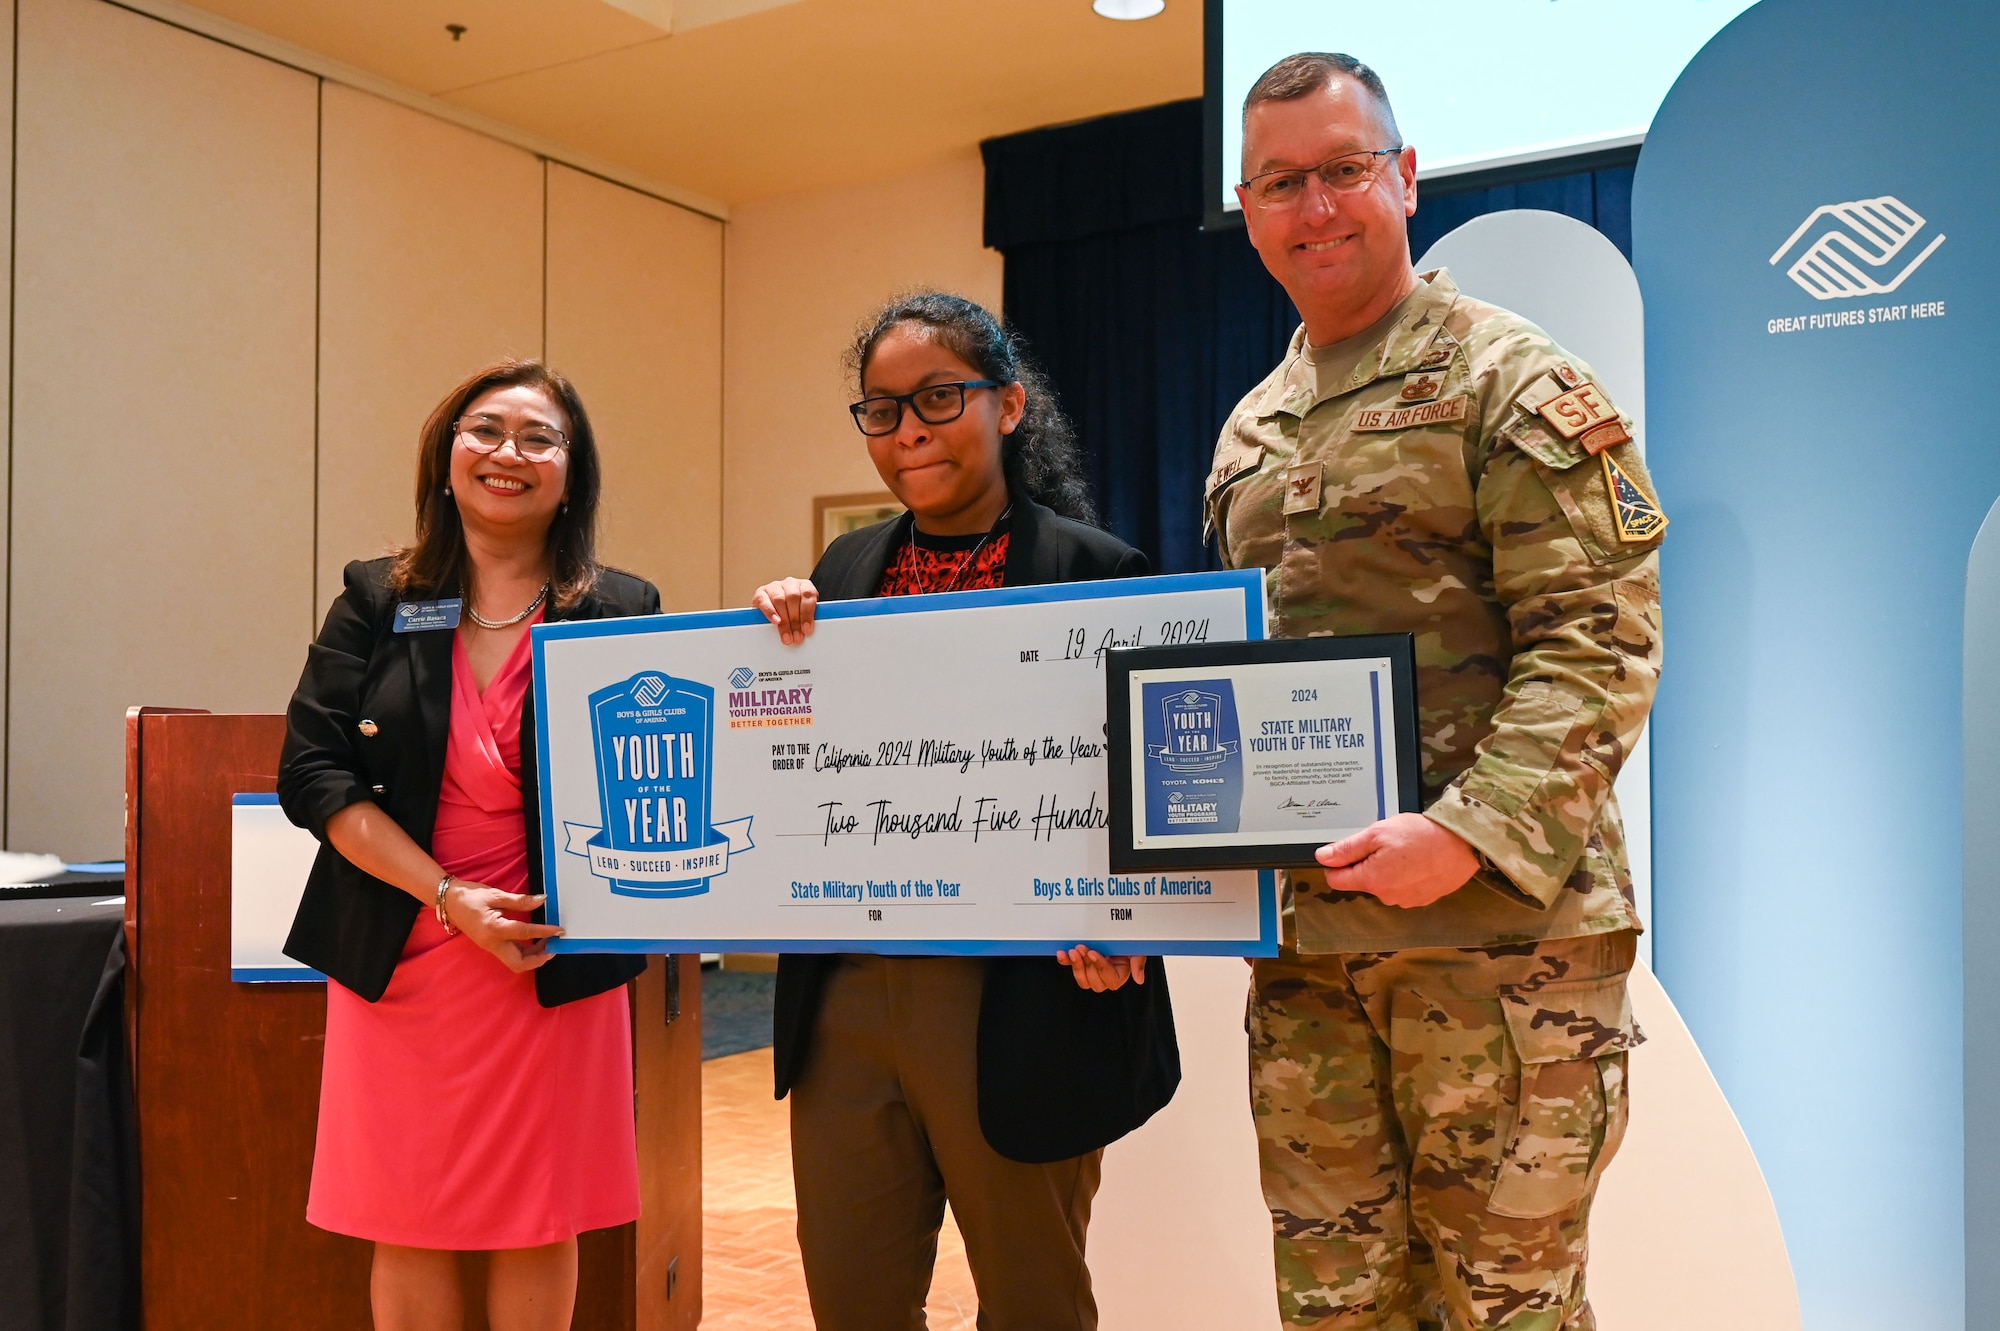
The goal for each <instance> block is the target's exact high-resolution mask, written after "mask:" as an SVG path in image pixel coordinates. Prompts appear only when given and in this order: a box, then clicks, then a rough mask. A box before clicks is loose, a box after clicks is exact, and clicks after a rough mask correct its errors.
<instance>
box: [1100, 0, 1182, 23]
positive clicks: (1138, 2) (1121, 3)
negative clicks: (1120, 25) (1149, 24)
mask: <svg viewBox="0 0 2000 1331" xmlns="http://www.w3.org/2000/svg"><path fill="white" fill-rule="evenodd" d="M1090 7H1091V8H1092V9H1094V10H1096V11H1097V12H1098V13H1099V14H1102V15H1103V16H1104V17H1105V18H1116V19H1135V18H1151V17H1153V15H1155V14H1157V13H1159V12H1160V11H1161V10H1163V9H1165V8H1166V7H1167V0H1090Z"/></svg>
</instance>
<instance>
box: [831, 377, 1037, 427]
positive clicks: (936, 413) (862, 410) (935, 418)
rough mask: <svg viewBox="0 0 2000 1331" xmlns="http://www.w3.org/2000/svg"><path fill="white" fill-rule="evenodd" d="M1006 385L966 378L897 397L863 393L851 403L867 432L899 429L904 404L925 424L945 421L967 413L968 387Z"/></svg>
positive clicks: (928, 386) (857, 419)
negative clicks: (857, 400) (966, 396)
mask: <svg viewBox="0 0 2000 1331" xmlns="http://www.w3.org/2000/svg"><path fill="white" fill-rule="evenodd" d="M1000 387H1004V385H1002V384H1001V383H1000V381H999V380H997V379H967V380H965V381H964V382H962V383H953V384H926V385H925V386H924V387H922V388H919V389H918V390H917V391H916V392H914V393H898V394H896V395H895V396H894V397H864V398H862V399H861V400H860V401H859V402H855V403H852V404H850V405H849V406H848V408H847V409H848V410H849V411H851V412H853V413H854V424H855V426H856V427H857V428H858V429H859V430H860V431H861V433H863V434H865V435H883V434H894V433H896V427H897V426H899V425H901V424H902V423H903V406H904V404H905V403H907V404H909V408H910V410H911V411H914V412H916V413H917V419H918V420H920V421H922V422H923V423H924V424H926V425H943V424H945V423H946V422H947V421H955V420H957V419H958V418H959V417H960V416H963V415H964V414H965V390H966V389H968V388H1000Z"/></svg>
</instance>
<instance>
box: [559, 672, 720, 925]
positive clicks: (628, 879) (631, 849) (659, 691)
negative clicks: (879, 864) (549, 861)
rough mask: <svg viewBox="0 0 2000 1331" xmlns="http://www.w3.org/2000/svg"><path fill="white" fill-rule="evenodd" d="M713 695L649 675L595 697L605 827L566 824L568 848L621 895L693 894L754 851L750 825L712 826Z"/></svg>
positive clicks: (593, 724)
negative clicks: (737, 858)
mask: <svg viewBox="0 0 2000 1331" xmlns="http://www.w3.org/2000/svg"><path fill="white" fill-rule="evenodd" d="M714 735H715V690H714V689H712V688H710V687H709V686H708V685H706V684H697V683H695V682H694V681H692V680H686V679H677V678H675V677H674V676H672V675H670V674H668V673H666V672H665V671H654V670H647V671H641V672H640V673H638V674H636V675H634V676H632V677H631V678H630V679H628V680H625V681H624V682H623V683H619V684H612V685H609V686H608V687H606V688H602V689H599V690H597V692H595V693H593V694H591V695H590V736H591V745H592V748H593V749H594V751H595V757H596V770H597V796H598V814H599V819H600V822H599V825H598V826H595V827H591V826H586V825H584V824H582V823H570V822H565V823H564V824H563V829H564V832H565V834H566V836H565V840H564V845H563V849H564V850H565V851H567V852H568V853H569V854H572V855H581V856H583V857H585V858H587V859H588V860H589V861H590V872H591V873H592V874H593V875H595V876H596V877H599V878H603V879H605V880H606V881H607V882H609V883H610V885H611V890H612V891H613V892H615V893H617V894H619V895H620V896H632V897H688V896H695V895H698V894H700V893H703V892H706V891H708V885H709V883H710V882H711V881H712V880H713V879H716V878H720V877H721V876H722V875H723V874H725V873H727V872H729V860H730V857H731V856H733V855H740V854H742V853H743V852H744V851H747V850H754V849H755V848H756V847H755V843H754V842H752V841H751V839H750V822H751V820H750V819H749V818H738V819H735V820H733V821H731V822H726V823H719V824H718V823H712V822H711V821H710V814H711V809H710V803H711V795H712V792H713V788H714V782H713V771H712V769H711V766H710V757H711V753H712V746H713V741H714Z"/></svg>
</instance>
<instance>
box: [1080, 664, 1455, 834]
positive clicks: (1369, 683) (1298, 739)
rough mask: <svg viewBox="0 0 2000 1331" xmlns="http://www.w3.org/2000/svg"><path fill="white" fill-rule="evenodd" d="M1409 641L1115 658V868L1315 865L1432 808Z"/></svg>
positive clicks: (1109, 708) (1111, 695)
mask: <svg viewBox="0 0 2000 1331" xmlns="http://www.w3.org/2000/svg"><path fill="white" fill-rule="evenodd" d="M1416 673H1417V667H1416V640H1415V639H1414V638H1413V637H1411V636H1410V635H1409V634H1407V633H1383V634H1370V635H1366V636H1356V637H1321V638H1291V639H1270V640H1267V641H1258V642H1232V643H1223V642H1214V641H1211V642H1209V643H1206V644H1192V645H1187V646H1163V647H1151V648H1146V647H1141V648H1137V649H1134V650H1121V651H1114V652H1112V653H1111V656H1110V665H1109V669H1108V670H1107V671H1106V672H1105V688H1106V695H1107V700H1106V712H1107V715H1108V716H1109V719H1110V721H1109V728H1108V737H1109V740H1110V746H1111V826H1110V832H1111V867H1112V868H1113V869H1114V870H1116V871H1118V872H1121V873H1144V872H1148V871H1153V870H1190V869H1222V868H1230V867H1234V866H1239V865H1268V866H1289V865H1300V866H1305V865H1311V864H1314V863H1316V862H1317V861H1315V860H1314V858H1313V852H1314V851H1315V850H1317V849H1319V847H1321V846H1323V845H1326V844H1327V843H1328V842H1332V841H1338V840H1340V839H1341V838H1343V837H1347V836H1352V835H1353V834H1354V833H1356V832H1359V831H1361V830H1362V829H1363V828H1365V827H1367V826H1368V825H1369V824H1371V823H1375V822H1379V821H1380V820H1382V819H1384V818H1387V817H1389V816H1390V815H1391V814H1396V813H1414V812H1417V811H1418V809H1419V807H1420V790H1419V768H1418V761H1417V758H1418V749H1417V699H1416Z"/></svg>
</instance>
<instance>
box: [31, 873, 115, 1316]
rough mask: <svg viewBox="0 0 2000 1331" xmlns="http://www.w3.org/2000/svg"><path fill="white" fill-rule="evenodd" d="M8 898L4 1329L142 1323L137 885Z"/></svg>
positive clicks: (84, 883)
mask: <svg viewBox="0 0 2000 1331" xmlns="http://www.w3.org/2000/svg"><path fill="white" fill-rule="evenodd" d="M47 890H49V891H51V892H54V891H69V892H83V893H85V894H84V895H73V896H39V895H36V896H35V899H28V900H21V899H17V898H19V897H21V896H28V895H31V894H29V893H25V892H22V891H20V890H18V889H16V890H13V891H12V892H10V891H9V890H8V889H5V888H0V1050H4V1057H0V1331H125V1329H126V1328H129V1327H133V1326H136V1325H137V1322H138V1319H137V1315H136V1314H137V1304H138V1299H137V1290H138V1273H139V1263H138V1237H139V1221H138V1217H139V1185H138V1170H137V1160H136V1158H135V1151H134V1147H133V1141H134V1138H133V1134H132V1089H131V1076H130V1069H129V1066H128V1064H127V1062H126V1054H125V1011H124V1009H125V936H124V922H125V909H124V898H123V892H124V879H123V877H122V876H119V875H104V874H91V875H74V874H72V875H62V876H61V877H59V878H57V879H54V880H52V882H51V884H50V885H49V888H48V889H47Z"/></svg>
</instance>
